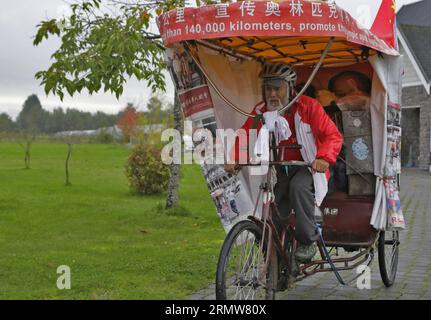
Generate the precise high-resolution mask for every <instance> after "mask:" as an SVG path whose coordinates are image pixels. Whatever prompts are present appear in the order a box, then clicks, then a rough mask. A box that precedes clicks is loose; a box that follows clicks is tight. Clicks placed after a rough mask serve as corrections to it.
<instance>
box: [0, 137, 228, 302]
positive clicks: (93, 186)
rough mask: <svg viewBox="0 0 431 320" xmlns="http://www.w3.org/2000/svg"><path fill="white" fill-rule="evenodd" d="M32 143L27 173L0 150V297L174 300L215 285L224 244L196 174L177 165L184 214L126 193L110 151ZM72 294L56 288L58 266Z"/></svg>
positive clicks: (13, 153) (122, 157) (119, 152)
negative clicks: (68, 274)
mask: <svg viewBox="0 0 431 320" xmlns="http://www.w3.org/2000/svg"><path fill="white" fill-rule="evenodd" d="M66 152H67V146H66V145H65V144H49V143H43V144H42V143H39V144H38V143H36V144H34V145H33V147H32V159H31V169H30V170H25V169H23V168H24V161H23V158H24V151H23V149H22V148H21V147H20V146H19V145H18V144H17V143H6V142H2V143H0V299H183V298H185V297H187V295H189V294H191V293H193V292H194V291H196V290H198V289H200V288H202V287H205V286H207V285H208V284H209V283H210V282H212V281H214V278H215V269H216V263H217V258H218V253H219V249H220V246H221V244H222V241H223V239H224V231H223V228H222V226H221V224H220V222H219V220H218V218H217V215H216V213H215V208H214V205H213V203H212V201H211V199H210V196H209V193H208V189H207V187H206V184H205V181H204V178H203V176H202V173H201V171H200V168H199V167H198V166H196V165H188V166H183V167H182V180H181V188H180V198H181V200H180V201H181V204H182V205H183V206H184V207H185V209H187V211H189V214H188V215H186V216H180V215H168V214H166V213H165V212H158V211H157V210H156V208H157V206H158V205H160V204H161V203H164V200H165V195H160V196H145V197H143V196H137V195H134V194H132V193H130V192H129V190H128V186H127V180H126V178H125V175H124V165H125V162H126V159H127V156H128V153H129V150H128V149H127V148H126V147H123V146H119V145H97V144H79V145H75V146H74V150H73V154H72V158H71V162H70V179H71V182H72V185H71V186H65V185H64V182H65V178H64V159H65V157H66ZM60 265H67V266H69V267H70V269H71V286H72V287H71V289H70V290H59V289H58V288H57V285H56V283H57V278H58V277H59V276H60V275H59V274H57V267H58V266H60Z"/></svg>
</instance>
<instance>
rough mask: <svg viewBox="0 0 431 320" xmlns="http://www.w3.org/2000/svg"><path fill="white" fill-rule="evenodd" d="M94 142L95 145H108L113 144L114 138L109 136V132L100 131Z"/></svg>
mask: <svg viewBox="0 0 431 320" xmlns="http://www.w3.org/2000/svg"><path fill="white" fill-rule="evenodd" d="M94 141H95V142H96V143H102V144H110V143H113V142H114V137H113V136H112V135H111V134H109V132H106V130H101V131H100V132H99V133H98V134H97V135H96V136H95V137H94Z"/></svg>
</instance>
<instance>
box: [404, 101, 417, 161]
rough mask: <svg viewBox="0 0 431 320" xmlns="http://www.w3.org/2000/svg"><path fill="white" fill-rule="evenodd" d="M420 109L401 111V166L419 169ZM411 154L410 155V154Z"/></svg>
mask: <svg viewBox="0 0 431 320" xmlns="http://www.w3.org/2000/svg"><path fill="white" fill-rule="evenodd" d="M419 119H420V109H419V108H414V109H402V115H401V127H402V140H401V165H402V166H409V167H410V166H412V167H419V152H420V150H419V146H420V144H419V133H420V130H419V129H420V124H419ZM410 153H411V154H410Z"/></svg>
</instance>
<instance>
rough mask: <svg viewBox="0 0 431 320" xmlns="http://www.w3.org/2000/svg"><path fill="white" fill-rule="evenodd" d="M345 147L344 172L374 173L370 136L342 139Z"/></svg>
mask: <svg viewBox="0 0 431 320" xmlns="http://www.w3.org/2000/svg"><path fill="white" fill-rule="evenodd" d="M344 145H345V146H346V150H345V152H346V162H347V164H348V165H347V168H346V172H347V174H348V175H350V174H358V173H374V160H373V144H372V140H371V136H360V137H348V138H346V137H345V138H344Z"/></svg>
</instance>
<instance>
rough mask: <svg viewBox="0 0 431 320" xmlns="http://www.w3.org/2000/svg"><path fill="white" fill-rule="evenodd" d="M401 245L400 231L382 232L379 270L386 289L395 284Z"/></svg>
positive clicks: (380, 236)
mask: <svg viewBox="0 0 431 320" xmlns="http://www.w3.org/2000/svg"><path fill="white" fill-rule="evenodd" d="M399 245H400V241H399V234H398V231H386V232H385V231H380V235H379V242H378V254H379V269H380V275H381V277H382V280H383V283H384V284H385V286H386V287H390V286H392V285H393V284H394V282H395V276H396V274H397V266H398V252H399Z"/></svg>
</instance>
